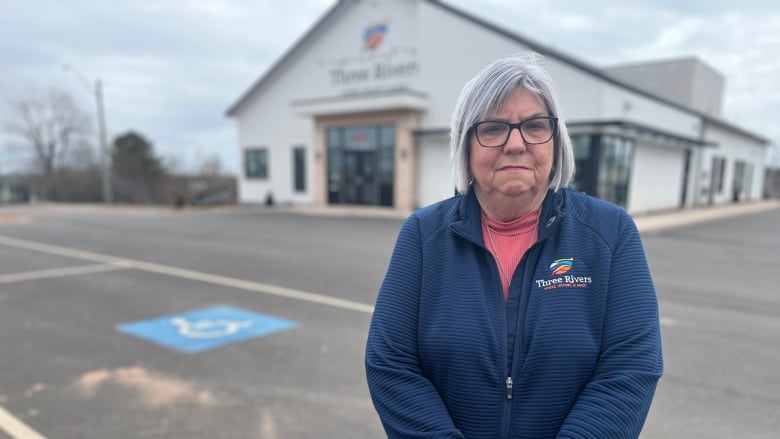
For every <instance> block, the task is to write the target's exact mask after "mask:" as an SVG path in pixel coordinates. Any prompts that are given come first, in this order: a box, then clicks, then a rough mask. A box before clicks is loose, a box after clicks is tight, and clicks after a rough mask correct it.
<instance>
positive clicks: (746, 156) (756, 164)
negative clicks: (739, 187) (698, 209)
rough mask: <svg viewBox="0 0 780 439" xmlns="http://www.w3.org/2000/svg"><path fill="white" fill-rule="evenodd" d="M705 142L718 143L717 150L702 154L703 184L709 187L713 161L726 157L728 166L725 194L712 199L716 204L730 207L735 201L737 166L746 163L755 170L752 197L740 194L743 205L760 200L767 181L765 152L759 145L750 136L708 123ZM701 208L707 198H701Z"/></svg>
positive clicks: (719, 194)
mask: <svg viewBox="0 0 780 439" xmlns="http://www.w3.org/2000/svg"><path fill="white" fill-rule="evenodd" d="M704 138H705V139H706V140H707V141H711V142H715V143H717V145H718V146H717V148H706V149H705V150H704V151H703V153H702V162H701V164H702V169H703V171H704V172H703V177H702V180H706V181H702V182H700V183H701V184H703V185H705V187H708V183H709V175H710V173H711V172H712V169H711V167H712V158H713V157H723V158H725V159H726V166H725V170H724V174H723V191H722V192H720V193H716V194H715V195H714V197H713V203H714V204H724V203H730V202H732V199H733V192H732V190H733V187H734V164H735V163H736V161H738V160H739V161H743V162H746V163H748V164H750V165H751V166H752V181H751V182H750V184H749V186H750V187H749V193H742V194H740V200H741V201H749V200H760V199H761V196H762V191H763V187H764V177H765V169H764V168H765V166H766V164H765V148H764V147H763V146H761V144H760V143H759V142H757V141H756V140H754V139H751V138H749V137H747V136H744V135H741V134H739V133H736V132H734V131H731V130H729V129H727V128H724V127H721V126H718V125H714V124H711V123H707V124H706V125H705V129H704ZM697 201H698V204H706V203H707V195H706V194H701V195H700V197H699V199H698V200H697Z"/></svg>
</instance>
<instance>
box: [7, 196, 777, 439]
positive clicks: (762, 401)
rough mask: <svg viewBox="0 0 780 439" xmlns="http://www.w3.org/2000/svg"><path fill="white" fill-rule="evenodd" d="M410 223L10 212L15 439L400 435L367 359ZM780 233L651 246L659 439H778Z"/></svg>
mask: <svg viewBox="0 0 780 439" xmlns="http://www.w3.org/2000/svg"><path fill="white" fill-rule="evenodd" d="M401 222H402V220H401V219H399V218H365V217H341V216H315V215H303V214H300V213H294V212H289V211H280V210H273V209H269V210H266V209H226V210H210V211H187V210H184V211H172V210H167V209H135V208H112V209H104V208H101V207H95V206H51V205H42V206H32V207H14V208H2V209H0V352H2V355H0V437H3V434H6V435H7V437H31V438H36V437H48V438H107V437H111V438H163V437H164V438H200V437H202V438H269V439H276V438H315V437H316V438H380V437H384V435H383V432H382V429H381V426H380V424H379V421H378V419H377V417H376V415H375V413H374V411H373V407H372V406H371V402H370V399H369V396H368V392H367V389H366V385H365V379H364V372H363V348H364V343H365V337H366V332H367V328H368V323H369V319H370V315H371V310H372V305H373V301H374V298H375V295H376V290H377V288H378V285H379V283H380V282H381V279H382V276H383V274H384V270H385V266H386V263H387V261H388V259H389V256H390V252H391V250H392V245H393V242H394V240H395V234H396V233H397V231H398V229H399V228H400V226H401ZM778 224H780V209H771V210H768V211H764V212H758V213H753V214H750V215H742V216H734V217H730V218H724V219H719V220H713V221H709V222H705V223H699V224H694V225H687V226H683V227H675V228H663V229H657V230H654V231H652V232H648V233H645V234H644V240H645V246H646V248H647V253H648V257H649V260H650V265H651V269H652V270H653V275H654V279H655V282H656V286H657V289H658V294H659V299H660V306H661V314H662V324H663V327H662V330H663V336H664V350H665V361H666V374H665V376H664V378H663V379H662V382H661V385H660V386H659V390H658V394H657V398H656V400H655V402H654V404H653V407H652V409H651V414H650V417H649V419H648V423H647V425H646V427H645V430H644V432H643V435H642V438H644V439H660V438H670V437H685V438H720V437H723V438H730V437H743V438H770V437H776V434H777V431H780V397H778V396H777V395H779V394H780V379H778V374H777V372H776V371H777V370H780V345H778V343H777V340H780V288H778V287H777V280H776V276H774V274H773V269H774V268H773V267H774V265H776V263H777V262H778V256H777V249H778V248H780V232H778V231H777V230H776V228H777V225H778ZM166 328H167V329H166Z"/></svg>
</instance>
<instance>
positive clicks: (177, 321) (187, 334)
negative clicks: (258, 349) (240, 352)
mask: <svg viewBox="0 0 780 439" xmlns="http://www.w3.org/2000/svg"><path fill="white" fill-rule="evenodd" d="M296 326H297V324H296V323H295V322H292V321H290V320H284V319H280V318H278V317H273V316H268V315H263V314H257V313H253V312H250V311H246V310H243V309H239V308H233V307H230V306H216V307H213V308H207V309H201V310H196V311H190V312H187V313H184V314H172V315H168V316H163V317H157V318H154V319H150V320H142V321H139V322H132V323H124V324H119V325H117V326H116V328H117V329H118V330H120V331H122V332H125V333H127V334H130V335H134V336H136V337H139V338H143V339H146V340H150V341H153V342H155V343H158V344H161V345H163V346H167V347H169V348H172V349H176V350H178V351H181V352H185V353H188V354H192V353H195V352H201V351H205V350H207V349H212V348H216V347H219V346H222V345H225V344H229V343H236V342H239V341H242V340H247V339H250V338H255V337H262V336H264V335H268V334H271V333H274V332H279V331H284V330H287V329H291V328H294V327H296Z"/></svg>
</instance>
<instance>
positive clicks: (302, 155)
mask: <svg viewBox="0 0 780 439" xmlns="http://www.w3.org/2000/svg"><path fill="white" fill-rule="evenodd" d="M292 167H293V169H292V171H293V190H294V191H295V192H306V147H305V146H303V145H295V146H293V148H292Z"/></svg>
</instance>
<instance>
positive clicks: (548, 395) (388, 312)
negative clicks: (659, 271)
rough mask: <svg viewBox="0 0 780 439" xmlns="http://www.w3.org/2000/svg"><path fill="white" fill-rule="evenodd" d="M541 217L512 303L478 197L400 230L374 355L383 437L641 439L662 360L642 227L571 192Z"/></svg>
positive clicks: (442, 206) (371, 378)
mask: <svg viewBox="0 0 780 439" xmlns="http://www.w3.org/2000/svg"><path fill="white" fill-rule="evenodd" d="M540 215H541V217H540V224H539V239H538V242H537V243H536V244H534V245H533V246H532V247H531V248H530V249H529V250H528V252H526V254H525V256H523V258H522V260H521V261H520V264H519V265H518V267H517V269H516V270H515V272H514V275H513V277H512V282H511V286H510V290H509V297H508V299H507V301H506V302H505V301H504V298H503V293H502V288H501V280H500V277H499V271H498V267H497V265H496V262H495V260H494V258H493V257H492V255H491V254H490V252H489V251H488V250H487V249H486V247H485V244H484V242H483V238H482V228H481V227H482V226H481V222H480V221H481V220H480V207H479V204H478V202H477V200H476V197H475V196H474V195H473V191H471V192H469V194H467V195H463V196H456V197H453V198H451V199H449V200H445V201H443V202H441V203H437V204H435V205H432V206H429V207H427V208H424V209H421V210H419V211H417V212H415V213H414V214H412V215H411V216H410V217H409V219H408V220H407V221H406V222H405V223H404V225H403V227H402V229H401V232H400V233H399V236H398V240H397V242H396V246H395V250H394V252H393V256H392V258H391V261H390V265H389V268H388V271H387V274H386V277H385V280H384V282H383V284H382V287H381V289H380V291H379V296H378V298H377V302H376V309H375V311H374V316H373V319H372V322H371V329H370V332H369V336H368V344H367V348H366V376H367V379H368V385H369V389H370V391H371V397H372V399H373V402H374V405H375V407H376V409H377V412H378V413H379V416H380V418H381V420H382V423H383V425H384V428H385V431H386V432H387V435H388V437H390V438H469V439H471V438H486V439H497V438H534V439H535V438H598V439H607V438H621V439H623V438H635V437H638V435H639V432H640V430H641V428H642V424H643V423H644V420H645V417H646V416H647V412H648V409H649V407H650V402H651V400H652V397H653V393H654V391H655V387H656V383H657V381H658V379H659V378H660V376H661V373H662V359H661V338H660V331H659V322H658V304H657V299H656V295H655V289H654V287H653V283H652V280H651V278H650V273H649V270H648V267H647V262H646V259H645V255H644V250H643V248H642V243H641V240H640V236H639V233H638V232H637V229H636V226H635V225H634V222H633V221H632V219H631V217H630V216H629V215H628V214H627V213H626V212H625V211H623V210H622V209H620V208H619V207H616V206H614V205H612V204H609V203H606V202H604V201H601V200H598V199H595V198H592V197H589V196H586V195H583V194H580V193H577V192H574V191H571V190H568V189H564V190H560V191H558V192H552V191H551V192H549V193H548V194H547V197H546V198H545V201H544V203H543V206H542V211H541V214H540Z"/></svg>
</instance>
